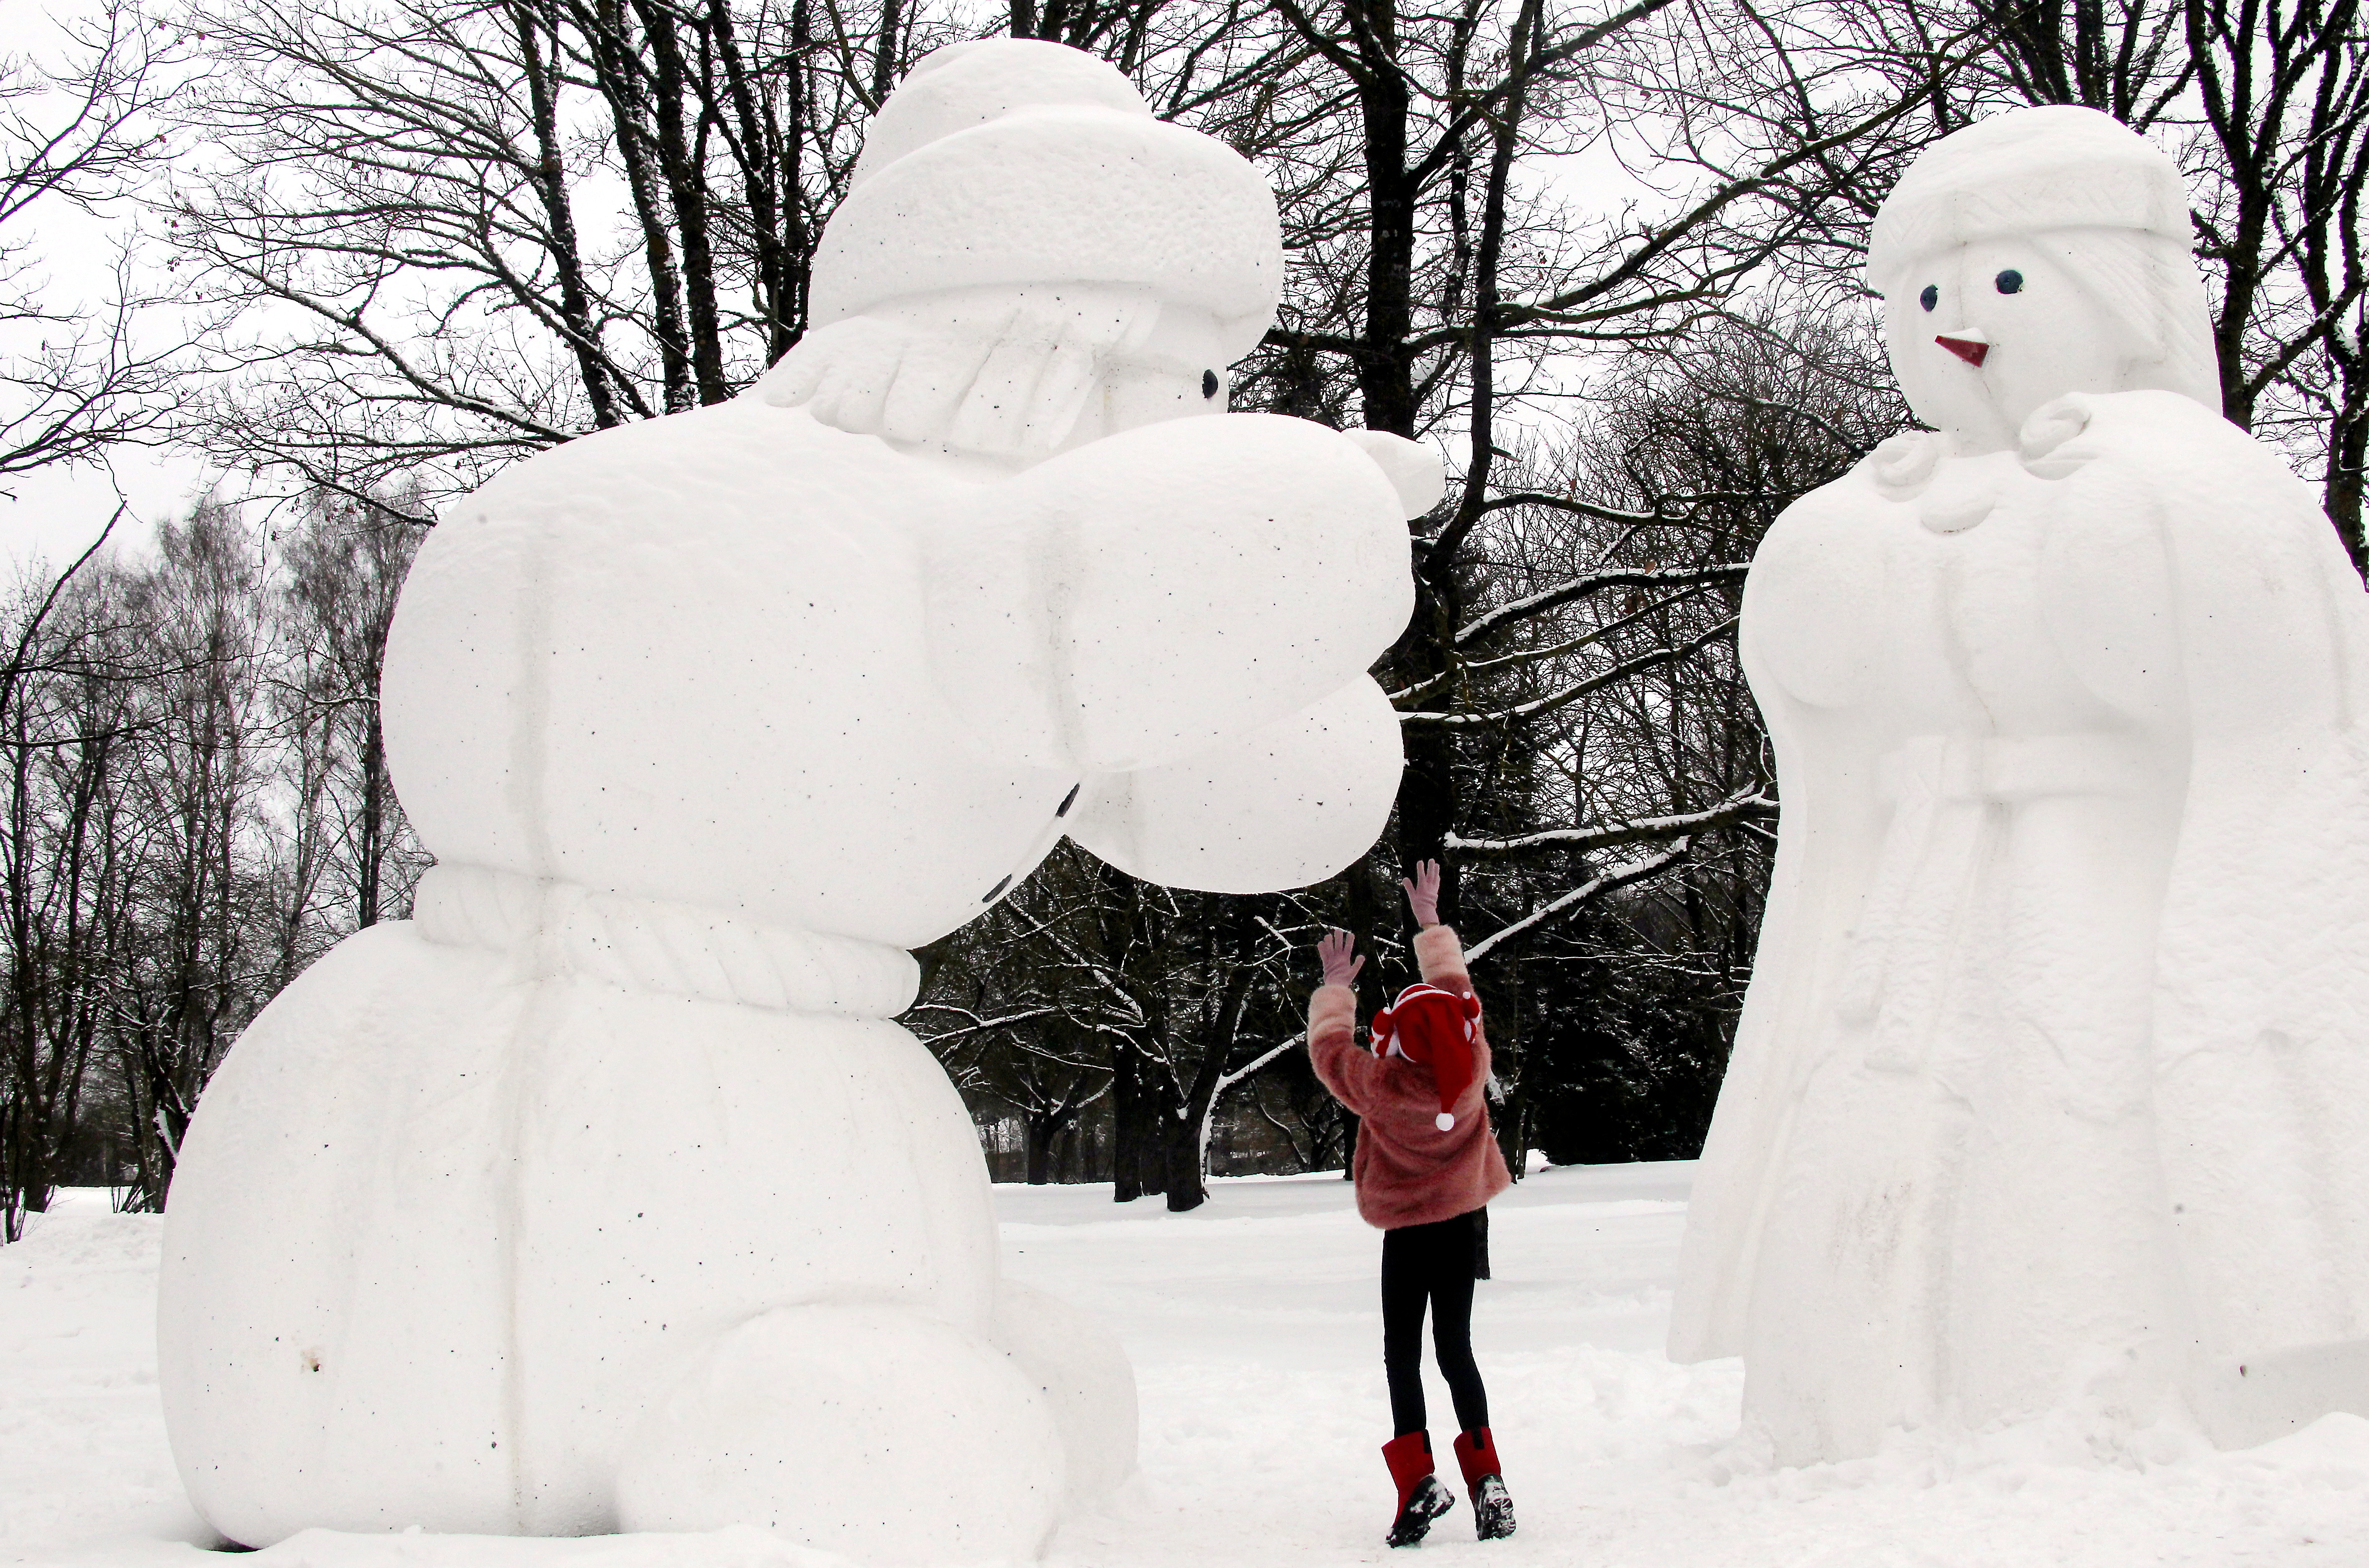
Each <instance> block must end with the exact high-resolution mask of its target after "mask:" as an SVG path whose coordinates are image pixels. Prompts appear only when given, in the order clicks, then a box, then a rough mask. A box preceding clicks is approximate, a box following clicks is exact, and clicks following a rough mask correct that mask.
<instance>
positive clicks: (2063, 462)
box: [2015, 392, 2099, 479]
mask: <svg viewBox="0 0 2369 1568" xmlns="http://www.w3.org/2000/svg"><path fill="white" fill-rule="evenodd" d="M2096 413H2097V409H2096V406H2095V404H2094V403H2093V402H2092V401H2091V399H2090V397H2089V395H2088V394H2086V393H2079V392H2068V393H2066V395H2064V396H2062V397H2059V398H2056V399H2055V400H2054V401H2053V402H2049V403H2043V404H2042V405H2041V406H2039V407H2037V408H2035V409H2033V410H2032V411H2031V418H2029V419H2026V420H2025V421H2024V422H2023V428H2022V429H2020V430H2018V431H2017V432H2016V438H2015V450H2016V455H2017V456H2018V457H2020V458H2021V459H2022V460H2023V466H2024V467H2025V469H2026V470H2028V471H2029V472H2031V473H2032V474H2036V475H2039V476H2040V477H2041V478H2043V479H2063V478H2066V477H2067V476H2069V475H2072V474H2074V473H2076V472H2077V471H2079V470H2080V469H2081V468H2082V467H2083V466H2085V465H2086V464H2089V463H2090V462H2091V461H2092V460H2094V459H2095V458H2096V457H2097V456H2098V455H2099V452H2098V448H2097V445H2096V443H2094V442H2090V441H2080V440H2079V439H2078V438H2080V437H2082V436H2084V435H2087V434H2088V433H2089V423H2090V420H2091V419H2092V418H2095V417H2096Z"/></svg>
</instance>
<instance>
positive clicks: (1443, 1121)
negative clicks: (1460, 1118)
mask: <svg viewBox="0 0 2369 1568" xmlns="http://www.w3.org/2000/svg"><path fill="white" fill-rule="evenodd" d="M1431 1125H1432V1126H1434V1127H1437V1128H1438V1129H1439V1130H1440V1131H1442V1132H1446V1131H1448V1129H1450V1128H1451V1127H1455V1126H1456V1116H1455V1114H1454V1113H1453V1112H1449V1111H1442V1112H1440V1113H1439V1115H1437V1116H1434V1117H1432V1118H1431Z"/></svg>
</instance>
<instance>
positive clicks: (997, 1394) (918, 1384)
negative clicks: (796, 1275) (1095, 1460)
mask: <svg viewBox="0 0 2369 1568" xmlns="http://www.w3.org/2000/svg"><path fill="white" fill-rule="evenodd" d="M1062 1478H1063V1466H1062V1454H1061V1437H1060V1433H1059V1428H1058V1426H1057V1425H1056V1423H1055V1419H1054V1415H1053V1412H1052V1409H1051V1407H1050V1406H1049V1404H1048V1403H1047V1401H1046V1399H1045V1398H1044V1396H1043V1395H1042V1394H1040V1393H1039V1392H1038V1391H1037V1390H1036V1388H1035V1387H1033V1386H1032V1385H1031V1383H1030V1381H1029V1380H1028V1379H1025V1378H1024V1376H1023V1375H1022V1373H1021V1371H1020V1369H1019V1368H1018V1367H1016V1366H1015V1365H1014V1363H1013V1360H1012V1359H1011V1358H1010V1357H1008V1356H1005V1355H1004V1354H1003V1353H1002V1352H1001V1351H1000V1350H998V1349H995V1348H994V1347H992V1346H990V1345H987V1344H986V1343H984V1342H983V1341H981V1340H979V1339H978V1338H975V1337H973V1336H972V1335H970V1334H967V1333H963V1332H962V1331H961V1330H959V1329H956V1328H955V1327H953V1326H951V1325H950V1324H947V1323H945V1322H941V1321H939V1320H937V1319H934V1318H930V1317H927V1316H924V1315H922V1314H921V1313H919V1312H915V1311H911V1310H906V1309H903V1308H898V1307H894V1306H889V1305H887V1304H879V1305H861V1306H808V1307H786V1308H783V1309H780V1310H775V1311H771V1312H766V1313H764V1314H762V1315H761V1316H759V1317H755V1318H752V1319H750V1321H748V1322H744V1323H742V1324H740V1325H739V1326H738V1328H736V1329H734V1330H732V1331H731V1332H730V1333H727V1334H726V1335H725V1336H724V1337H723V1338H722V1339H721V1340H719V1341H718V1342H717V1343H716V1344H715V1345H714V1346H713V1347H712V1348H711V1349H709V1350H708V1351H707V1352H706V1354H704V1356H701V1357H700V1358H699V1360H698V1361H697V1362H696V1363H695V1364H694V1365H693V1366H692V1368H691V1369H690V1371H689V1372H688V1373H687V1374H686V1375H685V1376H684V1377H683V1378H682V1379H681V1381H679V1382H678V1383H677V1384H676V1385H675V1386H674V1388H673V1390H672V1391H670V1392H669V1393H668V1394H667V1396H666V1397H665V1398H664V1399H663V1400H662V1401H661V1402H659V1404H658V1408H657V1409H656V1410H654V1411H653V1412H652V1413H651V1414H650V1416H649V1418H648V1419H647V1421H645V1422H644V1423H643V1425H642V1426H641V1428H640V1430H639V1431H638V1432H636V1433H635V1436H634V1439H633V1441H632V1442H631V1443H629V1444H628V1445H627V1446H626V1449H625V1458H624V1467H623V1470H622V1471H621V1473H620V1475H619V1477H618V1502H619V1513H620V1516H621V1519H622V1522H623V1524H624V1528H626V1529H628V1530H711V1529H721V1528H726V1527H727V1526H730V1525H758V1526H761V1527H763V1528H768V1529H771V1530H772V1531H773V1532H774V1533H776V1534H778V1535H780V1536H783V1537H784V1538H785V1539H790V1540H794V1541H797V1542H799V1543H801V1544H804V1545H807V1546H812V1547H817V1548H819V1549H822V1550H824V1551H860V1552H861V1553H862V1555H863V1560H864V1562H867V1563H890V1564H895V1563H923V1562H949V1561H954V1562H981V1561H999V1562H1000V1561H1005V1560H1027V1559H1033V1558H1035V1557H1036V1554H1037V1552H1038V1551H1039V1550H1040V1549H1041V1548H1042V1546H1043V1543H1044V1541H1045V1539H1046V1537H1047V1535H1049V1534H1050V1533H1051V1531H1052V1528H1053V1526H1054V1523H1055V1521H1056V1518H1057V1516H1058V1514H1059V1508H1060V1505H1061V1501H1062V1494H1063V1490H1064V1487H1063V1482H1062Z"/></svg>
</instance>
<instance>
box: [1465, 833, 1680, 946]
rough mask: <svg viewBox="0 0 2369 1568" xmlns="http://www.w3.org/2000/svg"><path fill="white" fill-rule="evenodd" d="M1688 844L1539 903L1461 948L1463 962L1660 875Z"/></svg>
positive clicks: (1678, 844)
mask: <svg viewBox="0 0 2369 1568" xmlns="http://www.w3.org/2000/svg"><path fill="white" fill-rule="evenodd" d="M1688 844H1689V841H1688V840H1686V839H1680V840H1678V841H1677V842H1676V843H1673V844H1670V845H1669V846H1667V847H1666V848H1664V849H1661V850H1657V851H1655V852H1654V853H1652V854H1649V855H1647V856H1645V857H1644V858H1642V860H1632V861H1631V862H1630V863H1629V864H1626V865H1617V866H1615V867H1613V868H1612V869H1611V870H1610V871H1608V872H1606V873H1605V874H1604V875H1603V876H1598V877H1596V878H1595V879H1594V880H1592V881H1589V882H1585V883H1583V884H1581V885H1580V886H1579V887H1574V888H1573V889H1572V890H1571V891H1570V892H1568V893H1565V894H1564V895H1563V896H1562V898H1557V899H1555V900H1554V901H1553V902H1551V903H1548V904H1542V905H1540V906H1539V908H1537V909H1535V910H1531V911H1530V912H1529V913H1528V914H1527V915H1524V916H1523V917H1522V918H1521V919H1520V920H1517V921H1515V922H1514V923H1513V924H1511V925H1509V926H1505V927H1504V928H1502V929H1500V930H1497V931H1493V932H1491V933H1489V934H1488V935H1487V936H1485V937H1483V938H1482V939H1481V940H1480V941H1479V942H1476V943H1474V944H1472V945H1471V946H1470V947H1468V948H1466V949H1465V950H1464V961H1465V962H1466V963H1468V964H1471V963H1477V962H1479V961H1480V959H1481V957H1482V955H1484V954H1486V953H1487V952H1488V951H1489V949H1491V948H1492V947H1494V946H1496V945H1497V944H1499V943H1500V942H1503V941H1505V939H1506V938H1507V937H1509V936H1519V935H1520V934H1521V933H1524V932H1526V931H1528V930H1530V929H1531V928H1532V927H1534V926H1539V925H1542V924H1544V923H1545V922H1547V921H1551V920H1553V919H1555V918H1556V917H1557V916H1560V915H1565V914H1569V913H1570V912H1571V911H1572V910H1575V909H1578V908H1579V907H1580V906H1581V905H1583V904H1585V903H1589V902H1592V901H1593V900H1595V899H1596V898H1602V897H1603V896H1604V895H1605V894H1607V893H1616V892H1619V890H1620V889H1621V888H1623V887H1630V886H1631V885H1632V884H1635V883H1639V882H1642V881H1644V880H1645V879H1646V878H1648V877H1650V876H1658V875H1660V874H1661V873H1662V872H1664V871H1666V870H1668V869H1669V868H1670V867H1671V866H1673V865H1675V864H1677V863H1678V862H1679V861H1682V860H1684V859H1686V858H1687V851H1688Z"/></svg>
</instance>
